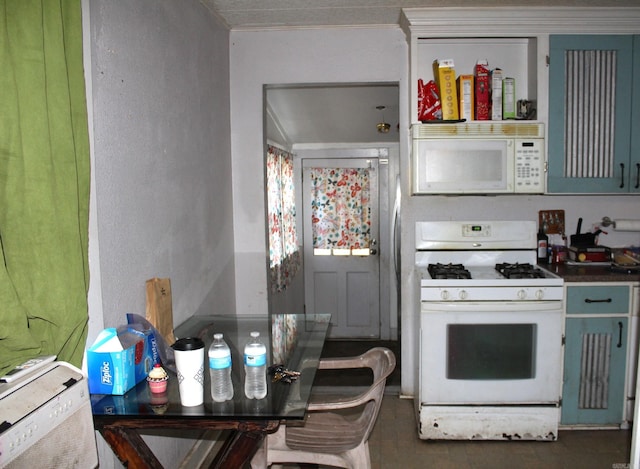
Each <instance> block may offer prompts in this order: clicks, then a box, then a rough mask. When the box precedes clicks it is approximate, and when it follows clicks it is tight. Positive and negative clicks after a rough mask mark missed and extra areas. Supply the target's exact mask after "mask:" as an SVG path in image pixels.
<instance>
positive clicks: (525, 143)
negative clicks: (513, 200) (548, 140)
mask: <svg viewBox="0 0 640 469" xmlns="http://www.w3.org/2000/svg"><path fill="white" fill-rule="evenodd" d="M515 143H516V148H515V168H514V171H515V178H514V184H515V188H514V189H515V190H514V192H516V193H518V192H524V193H542V192H544V139H516V142H515Z"/></svg>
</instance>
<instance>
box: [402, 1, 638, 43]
mask: <svg viewBox="0 0 640 469" xmlns="http://www.w3.org/2000/svg"><path fill="white" fill-rule="evenodd" d="M400 26H401V27H402V29H403V30H404V31H405V34H407V37H408V38H411V37H416V36H417V37H421V36H424V37H479V36H482V37H509V36H529V35H537V34H612V33H615V34H637V33H640V7H616V8H611V7H485V8H473V7H472V8H468V7H454V8H437V7H434V8H403V10H402V15H401V18H400Z"/></svg>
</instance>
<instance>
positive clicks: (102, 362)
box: [87, 327, 158, 395]
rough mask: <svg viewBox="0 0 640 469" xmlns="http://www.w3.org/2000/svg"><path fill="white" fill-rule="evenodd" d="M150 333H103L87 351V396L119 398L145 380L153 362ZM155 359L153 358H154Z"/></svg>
mask: <svg viewBox="0 0 640 469" xmlns="http://www.w3.org/2000/svg"><path fill="white" fill-rule="evenodd" d="M154 349H155V337H154V336H153V333H152V332H141V331H136V330H134V329H132V328H128V327H122V328H118V329H115V328H108V329H105V330H103V331H102V332H101V333H100V334H99V335H98V337H97V339H96V340H95V342H94V343H93V345H92V346H91V347H89V349H88V350H87V370H88V374H89V392H90V393H91V394H115V395H121V394H124V393H126V392H127V391H128V390H129V389H131V388H132V387H133V386H135V385H136V384H137V383H139V382H140V381H142V380H143V379H145V378H146V377H147V374H148V373H149V371H150V370H151V368H153V365H155V363H156V362H157V357H158V353H157V351H155V350H154ZM154 357H155V358H154Z"/></svg>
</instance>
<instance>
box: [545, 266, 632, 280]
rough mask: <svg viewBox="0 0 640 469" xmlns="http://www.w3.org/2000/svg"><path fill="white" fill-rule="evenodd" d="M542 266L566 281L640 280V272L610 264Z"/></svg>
mask: <svg viewBox="0 0 640 469" xmlns="http://www.w3.org/2000/svg"><path fill="white" fill-rule="evenodd" d="M541 267H543V268H545V269H547V270H549V271H551V272H553V273H554V274H556V275H559V276H560V277H562V278H563V279H564V281H565V282H567V283H570V282H640V272H634V273H632V274H627V273H623V272H615V271H613V270H612V269H611V267H610V266H608V265H589V264H588V263H585V264H582V265H573V264H546V265H541Z"/></svg>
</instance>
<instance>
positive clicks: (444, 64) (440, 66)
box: [433, 59, 459, 120]
mask: <svg viewBox="0 0 640 469" xmlns="http://www.w3.org/2000/svg"><path fill="white" fill-rule="evenodd" d="M433 74H434V77H435V79H436V84H437V85H438V89H439V90H440V103H441V106H442V119H443V120H457V119H459V114H458V93H457V92H456V71H455V67H454V63H453V59H444V60H442V59H436V60H434V62H433Z"/></svg>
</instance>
